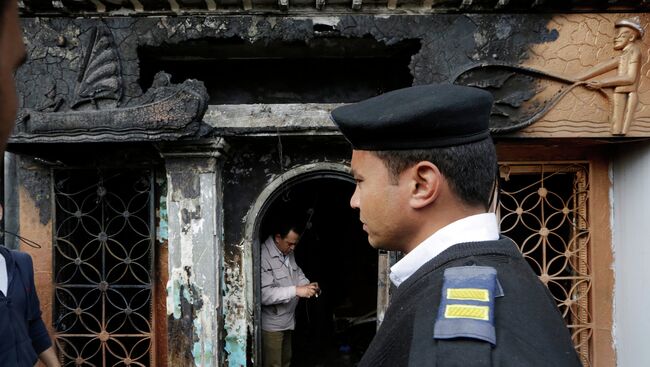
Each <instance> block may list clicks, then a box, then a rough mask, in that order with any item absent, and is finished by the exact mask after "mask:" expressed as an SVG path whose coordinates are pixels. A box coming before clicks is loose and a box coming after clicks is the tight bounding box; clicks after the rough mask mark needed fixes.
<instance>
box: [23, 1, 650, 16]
mask: <svg viewBox="0 0 650 367" xmlns="http://www.w3.org/2000/svg"><path fill="white" fill-rule="evenodd" d="M18 3H19V6H20V10H21V13H22V14H23V16H61V15H64V16H84V15H86V16H93V15H113V16H125V15H127V16H128V15H147V14H151V15H159V14H187V15H191V14H196V15H200V14H213V15H216V14H257V13H260V14H268V13H276V14H286V13H289V14H308V13H312V14H313V15H317V14H324V13H337V14H341V13H356V14H358V13H371V14H376V13H380V14H384V13H388V14H410V13H413V12H417V13H424V14H426V13H513V12H515V13H516V12H529V13H530V12H532V13H538V12H539V13H587V12H591V13H601V12H647V11H650V1H648V0H592V1H587V0H329V1H328V0H238V1H228V0H19V2H18Z"/></svg>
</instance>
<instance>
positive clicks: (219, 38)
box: [17, 15, 558, 110]
mask: <svg viewBox="0 0 650 367" xmlns="http://www.w3.org/2000/svg"><path fill="white" fill-rule="evenodd" d="M549 19H550V15H524V16H522V15H438V16H418V15H393V16H373V15H344V16H329V17H314V18H309V17H300V18H298V17H295V18H293V17H258V16H235V17H223V16H207V17H173V18H172V17H162V18H104V19H83V18H82V19H68V18H26V19H24V20H23V28H24V32H25V40H26V43H27V48H28V54H29V62H28V64H27V65H26V66H25V67H22V68H21V69H20V70H19V71H18V74H17V81H18V83H17V84H18V89H19V93H20V97H21V98H20V106H21V107H29V108H35V109H47V108H51V107H52V106H53V105H57V108H58V109H59V110H66V109H68V108H70V107H71V106H72V104H73V103H74V101H75V100H76V98H77V96H76V94H75V93H77V92H78V84H79V82H80V81H79V79H80V75H79V73H80V69H81V66H82V65H83V63H84V61H85V60H84V52H85V49H86V48H88V47H89V46H88V45H89V44H90V43H91V40H90V38H91V36H92V35H93V34H94V33H93V32H94V31H93V30H94V29H96V28H97V27H99V28H105V29H108V30H109V31H110V34H111V35H112V37H113V40H114V41H113V46H112V47H114V48H115V49H116V51H117V55H119V56H118V57H119V60H120V64H121V67H120V71H119V73H120V75H121V77H122V79H123V85H124V88H123V93H122V94H121V96H120V100H119V103H118V104H119V106H120V107H127V106H134V105H138V104H141V103H142V102H143V98H144V92H145V90H146V89H147V88H149V85H148V84H149V83H150V82H151V80H152V78H153V77H152V75H153V74H154V73H155V71H157V70H154V69H155V68H156V65H152V63H153V62H154V61H155V60H156V55H159V54H160V53H161V52H165V53H166V54H168V56H170V57H169V58H167V59H166V62H167V64H165V63H162V64H161V66H165V65H172V64H173V61H174V58H172V56H174V55H176V56H177V59H178V62H179V63H180V64H183V63H185V64H186V65H187V63H188V62H189V61H191V60H192V59H194V61H195V62H199V61H201V62H203V63H205V62H206V60H208V61H209V60H213V61H214V60H217V61H219V62H221V64H220V66H221V67H222V68H229V67H233V66H232V65H233V63H228V62H227V61H228V60H236V59H240V60H244V59H246V60H248V62H249V63H250V65H251V67H253V68H255V67H256V65H259V64H255V63H254V62H252V61H250V60H259V59H260V58H264V57H266V58H267V59H275V60H283V59H286V60H289V61H287V62H290V61H291V60H292V57H293V60H296V57H297V56H300V55H297V54H296V50H302V54H301V57H302V58H305V57H306V56H309V53H310V52H311V53H312V54H313V53H316V54H318V55H321V58H320V60H325V61H326V60H327V58H330V59H332V60H333V62H334V63H335V62H336V59H337V58H338V59H341V58H345V57H347V56H349V55H352V56H354V52H359V51H360V50H361V51H364V52H365V53H362V54H361V56H363V55H364V54H365V56H366V57H368V58H372V57H378V56H381V55H384V56H386V57H387V59H386V60H387V62H391V58H390V57H389V56H395V54H394V53H393V54H391V52H395V50H397V51H399V52H397V54H398V56H399V57H397V59H399V60H400V61H399V63H403V64H405V65H407V66H408V72H409V73H410V75H411V77H412V84H426V83H433V82H443V81H450V80H452V79H453V78H454V77H455V76H456V75H458V74H460V73H461V72H462V71H464V70H466V69H468V68H469V67H471V66H473V65H475V64H477V63H479V62H495V61H499V62H504V63H510V64H519V63H520V62H521V61H522V60H524V59H526V58H527V57H528V54H527V52H528V49H529V46H530V45H531V44H540V43H544V42H549V41H552V40H554V39H555V38H557V36H558V34H557V31H555V30H553V29H548V28H547V25H548V23H549ZM363 39H365V40H366V41H367V42H366V43H365V45H366V46H365V48H359V47H357V46H356V45H355V43H354V41H351V40H363ZM206 43H207V44H208V45H212V46H211V47H212V48H211V50H213V51H214V52H211V55H205V54H200V53H197V52H198V51H197V49H200V47H198V46H201V45H202V44H206ZM192 44H194V45H195V46H197V47H198V48H197V47H192ZM346 44H347V45H352V46H348V47H347V48H346V47H345V45H346ZM214 45H222V46H223V45H229V47H221V48H219V47H215V46H214ZM292 45H295V46H296V47H292ZM368 45H370V46H368ZM373 45H374V46H373ZM156 49H158V51H156ZM209 49H210V48H209ZM382 49H383V50H384V51H385V52H383V53H381V52H380V51H381V50H382ZM174 50H175V51H174ZM179 50H180V51H184V52H179ZM328 50H329V52H332V50H339V53H338V54H334V55H332V54H327V52H328ZM346 50H347V52H349V55H346V54H345V52H346ZM390 50H393V51H390ZM185 51H187V52H185ZM373 52H374V53H373ZM378 52H379V53H378ZM185 53H187V55H188V56H187V57H185V58H184V57H183V54H185ZM220 53H221V54H220ZM207 56H209V57H207ZM405 57H406V58H407V59H406V60H404V58H405ZM140 58H142V59H143V61H142V64H141V60H140ZM409 58H410V60H408V59H409ZM312 60H314V58H313V57H312ZM217 61H215V62H217ZM251 62H252V63H251ZM244 63H245V62H244ZM294 65H297V67H299V66H300V64H299V63H296V64H294ZM307 65H308V64H307ZM322 65H327V63H323V64H321V66H322ZM315 66H318V64H316V65H315ZM371 66H372V64H370V66H369V67H371ZM384 66H386V65H384ZM170 67H171V68H172V69H174V67H173V66H170ZM278 67H279V66H278ZM161 69H162V68H161ZM175 69H176V70H174V71H176V72H177V73H178V74H179V75H183V76H185V75H186V76H188V77H193V78H198V79H207V80H210V79H211V78H212V77H211V76H210V74H209V68H204V69H203V70H204V71H205V72H204V75H203V76H202V75H201V74H200V73H198V74H197V73H194V74H193V73H192V72H190V71H189V70H187V68H182V69H181V70H179V67H178V66H176V67H175ZM294 69H295V68H294ZM170 70H171V69H170ZM282 70H283V71H285V72H286V71H287V70H291V69H282ZM225 71H226V72H228V71H229V70H225ZM236 71H238V72H239V74H240V75H238V76H239V77H241V78H242V79H243V80H247V79H248V78H249V74H250V75H254V76H255V77H259V76H260V75H264V74H265V73H268V74H273V73H275V72H276V71H275V70H274V69H273V68H269V69H268V70H264V72H263V73H261V74H260V73H257V72H252V71H251V72H250V73H248V72H246V69H241V68H240V69H237V70H236ZM330 71H331V72H339V73H343V70H342V67H341V66H339V67H338V68H336V67H333V68H332V69H331V70H330ZM330 71H328V70H325V71H320V70H318V69H317V68H315V69H314V70H313V71H311V73H312V74H313V75H314V77H313V80H314V81H315V82H318V80H319V79H318V78H317V77H316V76H318V75H321V74H322V75H331V74H332V73H331V72H330ZM220 72H224V71H223V70H220ZM358 72H360V73H361V72H362V68H359V70H358ZM293 74H294V73H290V72H289V73H287V74H286V75H283V76H282V78H283V79H286V80H287V81H291V80H293V79H294V78H296V75H302V76H304V75H309V74H310V73H309V71H308V72H306V73H305V72H296V73H295V75H293ZM376 74H377V75H376V77H377V78H376V79H378V80H384V81H385V83H384V84H383V85H382V84H381V83H380V84H378V85H370V87H374V88H379V89H380V90H376V91H375V93H378V92H382V91H383V90H381V89H382V88H383V89H390V88H395V87H398V86H403V84H404V81H403V77H402V79H400V80H398V81H394V80H392V81H391V78H393V74H394V71H391V69H390V68H386V69H385V70H383V72H382V70H376ZM387 74H390V75H387ZM366 75H367V74H366ZM172 77H174V76H173V75H172ZM332 77H334V78H335V77H336V76H335V75H332ZM321 80H322V79H321ZM250 85H252V83H251V84H250ZM224 86H225V87H228V85H227V84H226V85H224V84H222V85H221V87H224ZM225 93H226V92H225V91H224V90H223V88H221V90H220V84H219V82H218V80H216V81H215V85H214V87H213V88H212V93H211V94H212V96H211V98H212V99H213V100H214V99H215V98H216V100H219V99H221V100H224V99H225V100H226V101H227V102H228V103H233V102H236V101H232V100H227V98H226V96H225ZM237 93H238V94H235V96H236V95H239V96H242V99H243V100H244V101H245V99H246V98H251V97H250V96H251V95H254V94H255V91H237ZM311 94H313V92H312V93H311ZM311 94H310V93H307V95H308V96H310V95H311ZM329 94H331V93H329V91H328V90H327V89H325V90H323V93H322V94H321V95H320V96H321V97H322V99H323V100H321V101H320V102H325V101H326V100H327V99H326V95H329ZM219 96H220V97H219ZM247 96H248V97H247ZM363 96H364V95H354V94H351V95H349V96H347V97H346V96H342V97H341V98H338V101H342V99H358V98H359V97H363ZM217 97H219V98H217ZM288 98H289V99H291V98H295V99H296V100H294V101H292V102H295V103H300V102H302V100H301V98H303V97H301V96H300V95H290V96H288ZM309 98H310V99H311V101H313V100H315V99H318V94H316V96H310V97H309ZM330 98H331V97H330ZM286 102H287V100H286V99H285V100H284V101H283V103H286Z"/></svg>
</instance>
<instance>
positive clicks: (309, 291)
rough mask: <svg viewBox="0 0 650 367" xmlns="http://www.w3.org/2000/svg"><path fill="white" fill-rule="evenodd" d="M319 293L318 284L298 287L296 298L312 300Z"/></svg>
mask: <svg viewBox="0 0 650 367" xmlns="http://www.w3.org/2000/svg"><path fill="white" fill-rule="evenodd" d="M319 293H320V288H319V287H318V283H309V284H307V285H299V286H296V296H298V297H301V298H311V297H313V296H315V295H317V294H319Z"/></svg>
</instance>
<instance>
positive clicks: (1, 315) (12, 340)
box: [0, 246, 52, 367]
mask: <svg viewBox="0 0 650 367" xmlns="http://www.w3.org/2000/svg"><path fill="white" fill-rule="evenodd" d="M0 253H1V254H2V255H3V256H4V258H5V261H6V263H7V278H8V289H7V294H6V295H5V294H2V292H0V366H12V367H13V366H16V367H23V366H25V367H32V366H34V364H35V363H36V361H37V359H38V355H39V354H40V353H41V352H43V351H44V350H46V349H47V348H49V347H50V346H52V341H51V340H50V337H49V335H48V334H47V329H46V328H45V324H44V323H43V320H42V319H41V308H40V304H39V301H38V296H37V295H36V288H35V287H34V269H33V265H32V258H31V257H30V256H29V255H27V254H25V253H22V252H18V251H12V250H9V249H7V248H5V247H4V246H0Z"/></svg>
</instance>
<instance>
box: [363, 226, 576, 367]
mask: <svg viewBox="0 0 650 367" xmlns="http://www.w3.org/2000/svg"><path fill="white" fill-rule="evenodd" d="M468 265H470V266H471V265H478V266H490V267H493V268H495V269H496V271H497V278H498V281H499V283H500V285H501V287H502V288H503V297H499V298H496V299H495V305H494V309H495V310H494V325H495V329H496V345H495V346H493V345H491V344H490V343H488V342H485V341H482V340H477V339H469V338H455V339H434V338H433V334H434V333H433V329H434V324H435V321H436V316H437V315H438V306H439V305H440V301H441V290H442V284H443V272H444V270H445V269H447V268H450V267H458V266H468ZM359 366H360V367H379V366H386V367H400V366H409V367H420V366H445V367H447V366H459V367H460V366H462V367H474V366H481V367H482V366H495V367H496V366H498V367H508V366H513V367H514V366H517V367H522V366H540V367H542V366H543V367H548V366H553V367H555V366H582V364H581V363H580V361H579V359H578V356H577V354H576V352H575V349H574V347H573V343H572V341H571V337H570V335H569V331H568V329H567V328H566V325H565V324H564V321H563V319H562V316H561V314H560V312H559V311H558V308H557V306H556V304H555V303H554V302H553V299H552V297H551V295H550V293H549V292H548V289H547V288H546V287H545V286H544V285H543V284H542V283H541V282H540V281H539V279H538V278H537V276H536V275H535V274H534V273H533V271H532V270H531V268H530V266H529V265H528V264H527V263H526V261H525V260H524V258H523V257H522V256H521V254H520V253H519V251H518V249H517V247H516V246H515V244H514V243H512V241H511V240H509V239H507V238H501V239H499V240H498V241H486V242H472V243H462V244H457V245H454V246H452V247H450V248H449V249H447V250H446V251H444V252H442V253H441V254H440V255H438V256H437V257H435V258H434V259H432V260H430V261H429V262H427V263H426V264H425V265H423V266H422V267H421V268H420V269H418V270H417V271H416V272H415V273H414V274H413V275H412V276H411V277H410V278H408V280H406V281H405V282H404V283H402V284H401V285H400V286H399V287H398V288H397V291H396V292H395V293H394V294H393V297H392V300H391V304H390V306H389V307H388V310H387V311H386V314H385V318H384V321H383V323H382V325H381V327H380V328H379V330H378V331H377V335H375V338H374V339H373V341H372V343H371V344H370V346H369V347H368V350H367V351H366V353H365V355H364V356H363V359H362V360H361V362H360V363H359Z"/></svg>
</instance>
